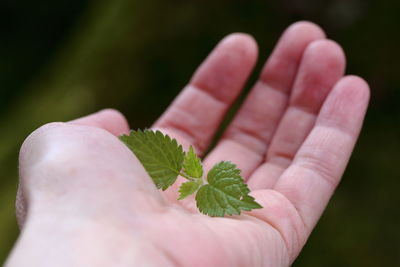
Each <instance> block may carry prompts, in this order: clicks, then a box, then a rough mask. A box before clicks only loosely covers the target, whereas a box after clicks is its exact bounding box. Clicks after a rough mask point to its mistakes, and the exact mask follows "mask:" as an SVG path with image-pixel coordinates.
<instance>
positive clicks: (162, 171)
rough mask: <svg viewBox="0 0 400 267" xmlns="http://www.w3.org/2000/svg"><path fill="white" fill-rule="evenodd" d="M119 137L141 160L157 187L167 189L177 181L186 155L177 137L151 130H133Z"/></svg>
mask: <svg viewBox="0 0 400 267" xmlns="http://www.w3.org/2000/svg"><path fill="white" fill-rule="evenodd" d="M119 138H120V140H121V141H122V142H124V143H125V144H126V145H127V146H128V147H129V148H130V149H131V150H132V152H133V153H134V154H135V155H136V157H137V158H138V159H139V160H140V162H141V163H142V164H143V166H144V168H145V169H146V171H147V172H148V173H149V175H150V177H151V178H152V179H153V182H154V183H155V185H156V186H157V188H161V189H162V190H165V189H167V188H168V187H169V186H171V185H172V184H173V183H174V182H175V180H176V178H177V177H178V175H179V172H180V171H181V169H182V164H183V159H184V156H185V153H184V152H183V149H182V146H181V145H178V143H177V142H176V140H175V139H171V138H170V137H169V136H168V135H164V134H162V133H161V132H160V131H155V132H154V131H151V130H144V131H141V130H138V131H131V132H130V134H129V135H122V136H120V137H119Z"/></svg>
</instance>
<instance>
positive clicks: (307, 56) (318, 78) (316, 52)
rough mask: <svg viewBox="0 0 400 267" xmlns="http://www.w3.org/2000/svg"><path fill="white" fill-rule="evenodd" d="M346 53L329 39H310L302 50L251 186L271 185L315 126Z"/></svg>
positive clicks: (338, 77)
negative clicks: (285, 104) (287, 97)
mask: <svg viewBox="0 0 400 267" xmlns="http://www.w3.org/2000/svg"><path fill="white" fill-rule="evenodd" d="M344 67H345V56H344V53H343V51H342V49H341V47H340V46H339V45H338V44H336V43H335V42H333V41H330V40H318V41H314V42H312V43H311V44H310V45H309V46H308V47H307V49H306V50H305V52H304V55H303V58H302V61H301V65H300V68H299V71H298V74H297V77H296V80H295V83H294V86H293V92H292V94H291V96H290V101H289V106H288V107H287V109H286V111H285V112H284V115H283V116H282V119H281V121H280V123H279V126H278V128H277V130H276V132H275V134H274V137H273V139H272V142H271V144H270V147H269V149H268V152H267V157H266V161H265V163H263V164H262V165H261V166H259V167H258V168H257V170H256V171H255V172H254V173H253V174H252V176H251V178H250V179H249V184H250V186H251V187H252V188H253V189H263V188H271V187H272V186H273V185H274V183H275V182H276V180H277V179H278V177H279V176H280V174H281V173H282V172H283V171H284V170H285V169H286V168H287V166H289V164H290V163H291V161H292V159H293V157H294V155H295V154H296V152H297V150H298V149H299V147H300V146H301V144H302V143H303V142H304V140H305V138H306V137H307V135H308V134H309V132H310V131H311V129H312V127H313V126H314V123H315V120H316V117H317V115H318V112H319V110H320V108H321V106H322V103H323V102H324V100H325V99H326V97H327V95H328V94H329V92H330V91H331V89H332V88H333V86H334V85H335V83H336V82H337V81H338V80H339V79H340V77H342V76H343V73H344Z"/></svg>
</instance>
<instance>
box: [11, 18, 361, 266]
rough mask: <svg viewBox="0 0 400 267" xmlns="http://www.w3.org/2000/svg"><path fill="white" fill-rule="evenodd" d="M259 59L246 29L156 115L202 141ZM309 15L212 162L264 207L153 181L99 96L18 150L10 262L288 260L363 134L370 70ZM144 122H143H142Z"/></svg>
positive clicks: (201, 144)
mask: <svg viewBox="0 0 400 267" xmlns="http://www.w3.org/2000/svg"><path fill="white" fill-rule="evenodd" d="M256 59H257V46H256V43H255V41H254V40H253V39H252V38H251V37H250V36H248V35H245V34H232V35H229V36H228V37H226V38H225V39H223V40H222V41H221V42H220V43H219V44H218V45H217V47H216V48H215V49H214V50H213V51H212V52H211V54H210V55H209V56H208V57H207V59H206V60H205V61H204V62H203V63H202V64H201V66H200V67H199V69H198V70H197V71H196V72H195V74H194V76H193V78H192V79H191V81H190V82H189V84H188V85H187V87H186V88H184V90H183V91H182V93H181V94H180V95H179V96H178V97H177V98H176V100H175V101H174V102H173V103H172V104H171V106H170V107H169V108H168V110H167V111H166V112H165V113H164V114H163V115H162V116H161V117H160V119H159V120H158V121H157V122H156V123H155V124H154V126H153V128H154V129H159V130H161V131H162V132H164V133H166V134H169V135H170V136H172V137H174V138H176V139H178V141H179V142H180V143H182V144H183V146H184V147H185V148H186V149H187V148H188V146H189V145H190V144H192V145H193V146H194V147H195V150H196V152H197V153H199V154H203V153H204V151H206V150H207V147H208V146H209V144H210V142H211V140H212V138H213V136H214V134H215V132H216V130H217V128H218V127H219V125H220V123H221V121H222V119H223V118H224V116H225V114H226V112H227V110H228V109H229V107H230V105H231V104H232V102H233V101H234V100H235V99H236V97H237V96H238V94H239V93H240V91H241V89H242V88H243V86H244V84H245V82H246V79H247V78H248V76H249V74H250V73H251V71H252V69H253V67H254V64H255V62H256ZM344 68H345V56H344V53H343V51H342V49H341V47H340V46H339V45H338V44H336V43H335V42H333V41H331V40H327V39H326V37H325V35H324V33H323V31H322V30H321V29H320V28H319V27H318V26H316V25H314V24H312V23H309V22H298V23H295V24H293V25H292V26H290V27H289V28H288V29H287V30H286V31H285V32H284V33H283V35H282V37H281V38H280V40H279V42H278V44H277V46H276V48H275V50H274V51H273V52H272V54H271V56H270V58H269V59H268V60H267V62H266V64H265V66H264V68H263V70H262V72H261V74H260V78H259V80H258V81H257V82H256V83H255V84H254V88H253V89H252V91H251V92H250V93H249V95H248V97H247V99H246V100H245V102H244V104H243V105H242V107H241V109H240V110H239V112H238V113H237V115H236V116H235V118H234V119H233V121H232V122H231V124H230V125H229V126H228V128H227V130H226V132H225V133H224V135H223V136H222V138H221V139H220V140H219V143H218V144H217V146H216V147H215V148H214V149H213V150H212V151H211V152H210V153H209V154H208V155H206V156H205V159H204V165H205V169H209V168H210V167H211V166H212V165H213V164H214V163H216V162H217V161H220V160H230V161H232V162H234V163H235V164H237V165H238V167H239V168H241V169H242V174H243V176H244V178H245V179H246V181H247V182H248V184H249V187H250V188H251V189H252V190H253V191H252V195H253V196H254V197H255V198H256V200H257V202H258V203H260V204H261V205H262V206H263V207H264V208H263V209H258V210H254V211H252V212H246V213H244V214H243V215H241V216H234V217H225V218H210V217H207V216H205V215H202V214H199V213H198V211H197V209H196V208H195V204H194V199H193V197H191V198H190V197H189V198H187V199H185V200H183V201H177V200H176V199H177V196H178V190H177V187H178V186H179V183H181V182H182V180H181V179H178V183H176V185H175V186H173V187H171V188H170V189H168V190H167V191H165V192H161V191H158V190H156V188H155V186H154V185H153V183H152V181H151V179H150V178H149V176H148V175H147V173H146V172H145V170H144V169H143V167H142V165H141V164H140V163H139V161H138V160H137V159H136V157H135V156H134V155H133V154H132V153H131V152H130V151H129V149H128V148H126V147H125V146H124V145H123V144H122V143H121V142H120V141H119V140H118V139H117V138H116V136H117V135H120V134H122V133H127V132H128V130H129V126H128V124H127V122H126V120H125V118H124V117H123V115H121V114H120V113H119V112H117V111H115V110H103V111H101V112H98V113H96V114H93V115H90V116H87V117H84V118H80V119H77V120H75V121H71V122H68V123H50V124H47V125H45V126H42V127H41V128H39V129H38V130H36V131H35V132H33V133H32V134H31V135H30V136H29V137H28V138H27V139H26V140H25V142H24V144H23V146H22V148H21V152H20V165H19V168H20V177H21V181H20V187H19V193H18V197H17V217H18V220H19V223H20V225H21V226H22V232H21V235H20V237H19V239H18V241H17V243H16V245H15V247H14V249H13V251H12V253H11V255H10V256H9V258H8V261H7V263H6V265H5V266H7V267H19V266H44V267H46V266H78V267H79V266H100V267H101V266H121V267H122V266H289V265H290V264H291V263H292V262H293V261H294V260H295V258H296V257H297V255H298V254H299V252H300V250H301V249H302V247H303V246H304V244H305V242H306V240H307V238H308V236H309V235H310V233H311V231H312V229H313V228H314V226H315V224H316V223H317V221H318V219H319V218H320V216H321V214H322V212H323V210H324V209H325V207H326V205H327V203H328V201H329V199H330V197H331V195H332V194H333V192H334V190H335V188H336V186H337V184H338V183H339V181H340V178H341V176H342V174H343V171H344V169H345V167H346V164H347V162H348V159H349V157H350V155H351V152H352V150H353V147H354V144H355V142H356V139H357V137H358V134H359V131H360V128H361V125H362V121H363V118H364V115H365V111H366V108H367V104H368V99H369V88H368V85H367V84H366V82H364V81H363V80H362V79H361V78H358V77H355V76H345V77H343V74H344ZM133 128H135V127H133Z"/></svg>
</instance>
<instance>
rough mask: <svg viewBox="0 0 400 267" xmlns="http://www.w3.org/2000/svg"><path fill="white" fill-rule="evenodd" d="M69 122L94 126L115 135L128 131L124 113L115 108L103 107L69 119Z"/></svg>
mask: <svg viewBox="0 0 400 267" xmlns="http://www.w3.org/2000/svg"><path fill="white" fill-rule="evenodd" d="M69 123H73V124H79V125H87V126H95V127H98V128H102V129H104V130H106V131H108V132H110V133H112V134H113V135H116V136H118V135H121V134H126V133H128V132H129V125H128V122H127V120H126V119H125V117H124V115H122V114H121V113H120V112H119V111H117V110H115V109H103V110H101V111H99V112H97V113H94V114H91V115H88V116H85V117H82V118H79V119H76V120H73V121H70V122H69Z"/></svg>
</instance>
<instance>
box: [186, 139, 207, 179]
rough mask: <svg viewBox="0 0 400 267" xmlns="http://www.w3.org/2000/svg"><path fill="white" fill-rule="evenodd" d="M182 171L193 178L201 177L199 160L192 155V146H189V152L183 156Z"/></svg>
mask: <svg viewBox="0 0 400 267" xmlns="http://www.w3.org/2000/svg"><path fill="white" fill-rule="evenodd" d="M183 171H184V172H185V173H186V174H187V175H189V176H191V177H194V178H201V177H202V176H203V167H202V166H201V161H200V158H199V157H198V156H197V155H196V153H194V150H193V147H192V146H190V148H189V151H188V152H187V153H186V155H185V159H184V161H183Z"/></svg>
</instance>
